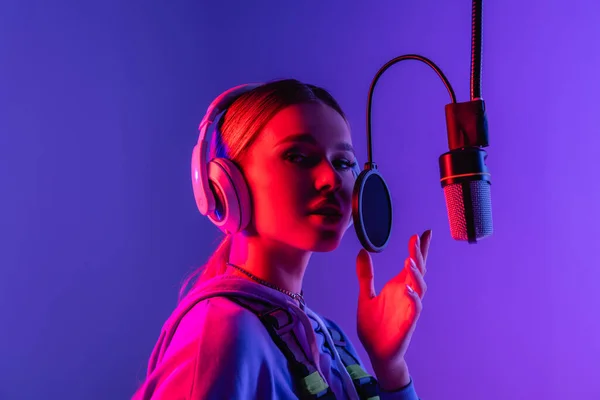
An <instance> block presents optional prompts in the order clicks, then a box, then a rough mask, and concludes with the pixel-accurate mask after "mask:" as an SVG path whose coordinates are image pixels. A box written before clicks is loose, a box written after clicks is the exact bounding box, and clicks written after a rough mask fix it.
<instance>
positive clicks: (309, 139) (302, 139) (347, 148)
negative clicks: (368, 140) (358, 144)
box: [277, 133, 356, 156]
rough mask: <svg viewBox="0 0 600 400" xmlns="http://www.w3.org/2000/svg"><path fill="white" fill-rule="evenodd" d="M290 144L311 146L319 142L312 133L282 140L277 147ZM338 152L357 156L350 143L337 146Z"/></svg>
mask: <svg viewBox="0 0 600 400" xmlns="http://www.w3.org/2000/svg"><path fill="white" fill-rule="evenodd" d="M290 142H301V143H309V144H314V145H316V144H317V140H316V139H315V138H314V137H313V136H312V135H311V134H310V133H298V134H296V135H290V136H288V137H286V138H285V139H282V140H280V141H279V143H277V146H279V145H281V144H284V143H290ZM335 149H336V150H342V151H349V152H351V153H352V154H353V155H354V156H356V152H355V151H354V147H352V145H351V144H350V143H346V142H341V143H338V144H336V145H335Z"/></svg>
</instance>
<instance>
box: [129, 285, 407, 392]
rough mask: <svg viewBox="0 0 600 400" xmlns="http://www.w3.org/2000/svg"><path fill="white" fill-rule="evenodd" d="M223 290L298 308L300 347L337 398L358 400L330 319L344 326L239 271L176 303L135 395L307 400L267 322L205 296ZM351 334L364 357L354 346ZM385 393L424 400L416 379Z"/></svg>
mask: <svg viewBox="0 0 600 400" xmlns="http://www.w3.org/2000/svg"><path fill="white" fill-rule="evenodd" d="M216 293H221V294H233V295H241V296H244V297H246V298H253V299H257V300H262V301H267V302H269V303H271V304H274V305H278V306H280V307H285V308H286V309H287V310H289V311H290V312H292V313H294V314H295V315H296V319H297V320H298V321H299V323H298V326H297V327H296V328H297V329H295V332H296V334H297V336H298V339H299V341H300V345H301V346H302V348H303V349H304V352H305V353H306V354H308V355H309V356H311V361H312V362H313V363H314V365H316V366H317V368H318V370H319V371H320V372H321V375H322V376H323V377H324V378H325V380H326V383H327V384H328V385H329V386H330V387H331V390H332V391H333V393H334V394H335V398H336V399H353V400H354V399H356V400H358V399H359V397H358V394H357V392H356V389H355V388H354V384H353V383H352V379H351V378H350V376H349V374H348V372H347V371H346V368H344V366H343V364H342V362H341V360H340V357H339V354H338V353H337V351H336V350H335V346H334V344H333V341H332V339H331V336H330V335H329V333H328V332H327V329H326V326H327V324H332V325H334V326H335V327H336V328H337V329H338V330H339V331H340V332H342V330H341V329H340V328H339V327H338V326H337V325H335V324H334V323H333V322H332V321H330V320H326V319H324V318H322V317H320V316H319V315H317V314H316V313H315V312H313V311H312V310H310V309H309V308H308V307H304V306H302V305H299V304H298V303H297V302H296V301H295V300H293V299H291V298H290V297H289V296H286V295H285V294H283V293H281V292H279V291H277V290H274V289H271V288H269V287H266V286H263V285H260V284H258V283H255V282H252V281H250V280H248V279H245V278H242V277H239V276H235V275H224V276H219V277H216V278H214V279H211V280H209V281H207V282H204V283H202V284H201V285H199V286H198V287H196V288H195V289H193V290H192V291H191V292H190V293H188V295H187V296H186V297H185V298H184V299H183V300H182V301H181V302H180V303H179V304H178V305H177V307H176V309H175V310H174V311H173V313H172V314H171V316H170V317H169V319H168V320H167V321H166V323H165V324H164V326H163V329H162V331H161V334H160V337H159V339H158V342H157V343H156V346H155V347H154V350H153V351H152V355H151V357H150V361H149V363H148V371H147V376H146V380H145V382H144V383H143V384H142V385H141V387H140V388H139V389H138V391H137V392H136V393H135V395H134V396H133V399H134V400H146V399H155V400H162V399H169V400H171V399H177V400H179V399H186V400H188V399H189V400H196V399H219V400H222V399H244V400H249V399H265V400H268V399H297V398H299V397H300V394H299V393H296V392H295V390H296V385H295V382H296V381H297V377H295V376H292V375H291V373H290V371H289V369H288V361H287V359H286V358H285V356H284V354H283V353H282V352H281V350H280V349H279V347H277V345H276V344H275V343H274V342H273V340H272V339H271V337H270V336H269V333H268V331H267V329H266V328H265V326H264V325H263V323H262V322H261V321H260V319H259V318H258V317H257V316H256V315H255V314H254V313H253V312H251V311H249V310H247V309H246V308H244V307H242V306H240V305H238V304H236V303H234V302H232V301H231V300H229V299H227V298H224V297H211V298H207V299H204V300H202V298H203V297H205V296H207V295H208V296H210V295H211V294H216ZM325 321H326V322H325ZM344 336H345V334H344ZM345 339H346V342H347V343H349V350H350V352H351V353H352V354H353V356H354V357H355V358H356V359H358V356H357V354H356V350H355V348H354V347H353V346H352V344H351V343H350V342H349V340H348V338H347V337H345ZM326 341H327V343H329V346H326V345H325V344H326ZM331 349H333V351H332V350H331ZM332 353H333V354H332ZM315 361H316V362H315ZM361 364H362V363H361ZM363 369H364V366H363ZM380 398H381V400H418V397H417V394H416V392H415V389H414V386H413V383H412V381H411V383H410V384H409V385H408V386H406V387H404V388H402V389H401V390H398V391H395V392H385V391H382V393H381V395H380Z"/></svg>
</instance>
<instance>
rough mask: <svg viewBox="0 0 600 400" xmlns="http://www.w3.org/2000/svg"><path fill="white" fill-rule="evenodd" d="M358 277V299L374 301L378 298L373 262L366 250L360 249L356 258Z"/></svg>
mask: <svg viewBox="0 0 600 400" xmlns="http://www.w3.org/2000/svg"><path fill="white" fill-rule="evenodd" d="M356 276H357V277H358V287H359V292H358V297H359V298H361V297H362V298H365V299H372V298H373V297H375V296H376V293H375V279H374V272H373V261H372V260H371V255H370V254H369V252H367V251H366V250H365V249H360V251H359V252H358V256H357V257H356Z"/></svg>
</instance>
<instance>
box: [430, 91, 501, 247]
mask: <svg viewBox="0 0 600 400" xmlns="http://www.w3.org/2000/svg"><path fill="white" fill-rule="evenodd" d="M446 122H447V128H448V147H449V148H450V151H448V152H447V153H444V154H442V155H441V156H440V158H439V167H440V180H441V184H442V188H443V189H444V197H445V198H446V208H447V211H448V222H449V224H450V234H451V236H452V238H453V239H455V240H464V241H468V242H469V243H477V240H480V239H484V238H486V237H488V236H491V235H492V233H493V230H494V229H493V220H492V201H491V176H490V173H489V170H488V168H487V166H486V165H485V161H486V158H487V153H486V152H485V151H484V150H483V149H482V147H486V146H488V132H487V119H486V115H485V103H484V102H483V100H481V99H478V100H474V101H469V102H466V103H452V104H448V105H447V106H446Z"/></svg>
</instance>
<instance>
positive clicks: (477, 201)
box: [444, 180, 494, 240]
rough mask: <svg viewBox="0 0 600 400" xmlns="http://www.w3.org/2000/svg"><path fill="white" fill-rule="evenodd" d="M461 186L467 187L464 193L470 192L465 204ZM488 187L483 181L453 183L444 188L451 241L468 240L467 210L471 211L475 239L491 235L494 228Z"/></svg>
mask: <svg viewBox="0 0 600 400" xmlns="http://www.w3.org/2000/svg"><path fill="white" fill-rule="evenodd" d="M463 185H466V186H467V188H466V189H467V190H466V191H469V190H470V194H471V196H470V201H469V198H467V199H466V200H467V201H466V202H465V199H464V196H463V194H465V190H464V189H463ZM490 187H491V185H490V183H489V182H487V181H484V180H476V181H470V182H464V183H453V184H450V185H447V186H445V187H444V197H445V198H446V208H447V210H448V222H449V223H450V234H451V236H452V238H453V239H455V240H468V239H469V235H468V228H467V227H468V225H467V223H468V221H467V219H468V218H469V217H470V215H471V213H470V212H469V211H468V209H470V210H472V218H473V227H474V230H475V238H476V239H483V238H486V237H488V236H491V235H492V233H493V230H494V228H493V222H492V198H491V193H490ZM469 202H470V203H471V204H469ZM465 203H466V204H465Z"/></svg>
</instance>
